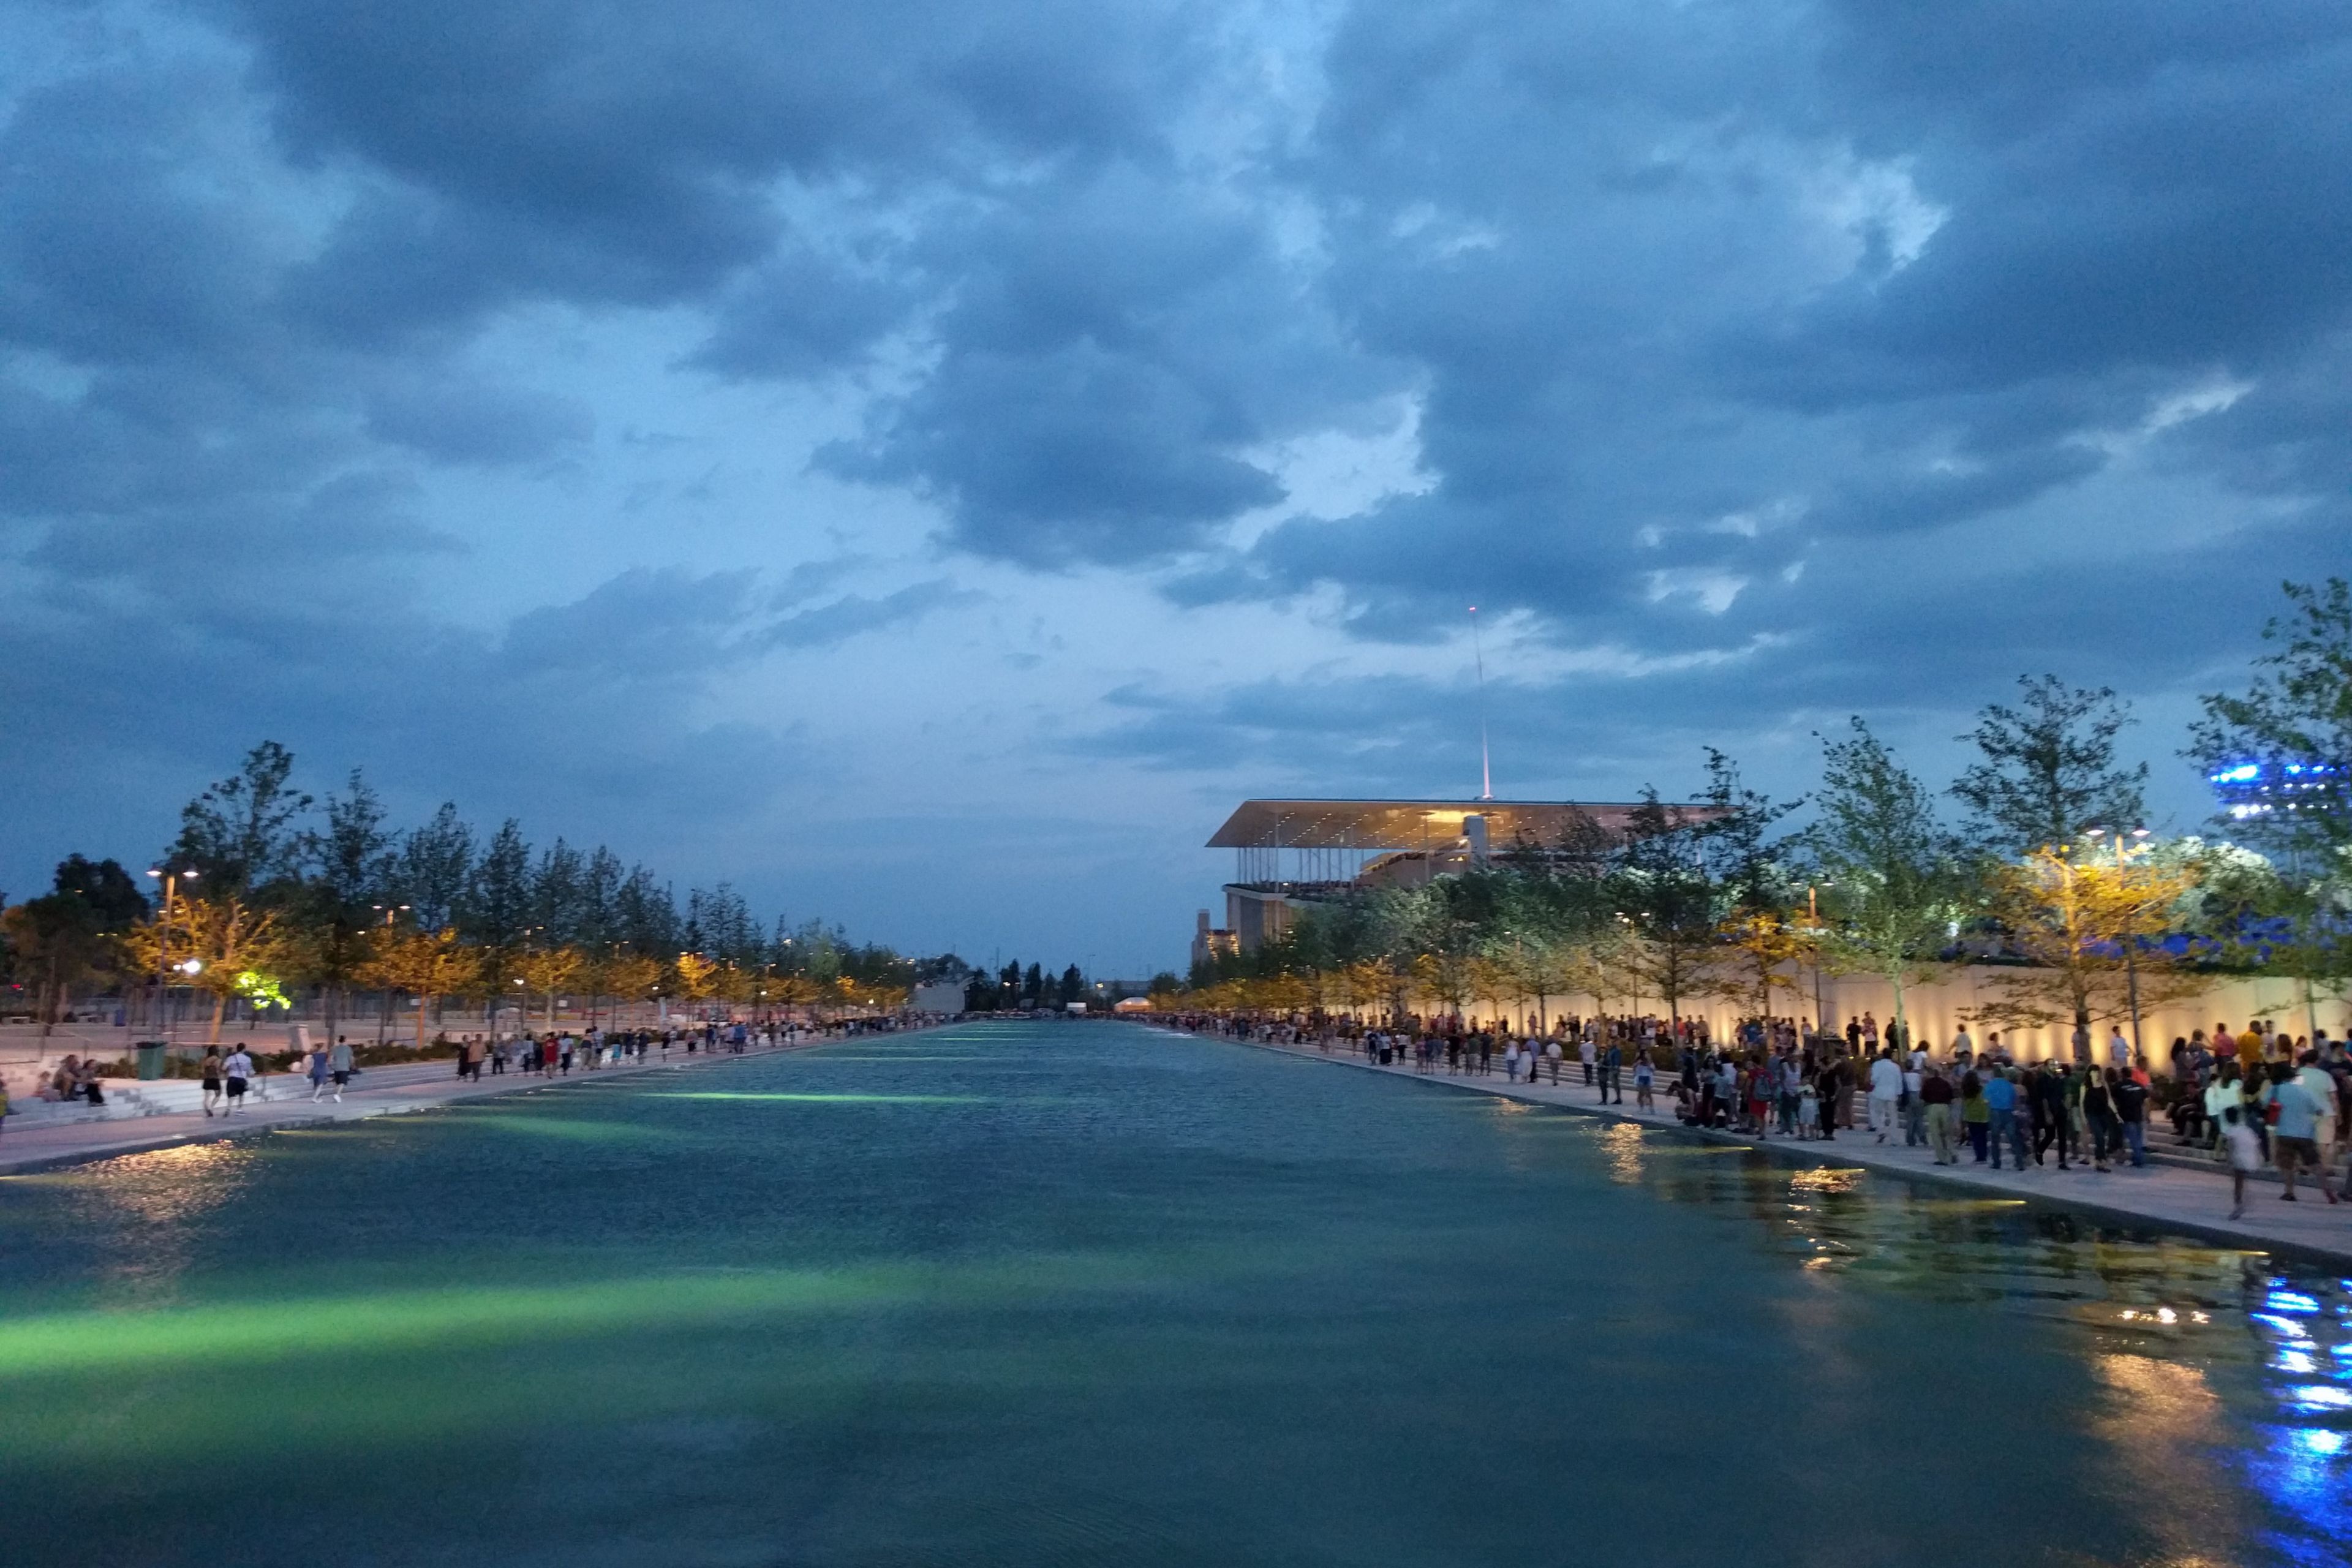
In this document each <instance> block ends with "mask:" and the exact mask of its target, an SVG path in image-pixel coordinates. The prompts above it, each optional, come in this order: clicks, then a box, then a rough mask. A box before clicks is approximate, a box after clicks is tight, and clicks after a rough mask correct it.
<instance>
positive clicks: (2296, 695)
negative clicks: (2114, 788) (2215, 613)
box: [2189, 577, 2352, 876]
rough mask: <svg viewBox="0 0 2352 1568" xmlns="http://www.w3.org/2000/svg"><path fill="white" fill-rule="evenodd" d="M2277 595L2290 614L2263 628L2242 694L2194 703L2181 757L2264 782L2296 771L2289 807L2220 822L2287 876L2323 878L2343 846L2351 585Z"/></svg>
mask: <svg viewBox="0 0 2352 1568" xmlns="http://www.w3.org/2000/svg"><path fill="white" fill-rule="evenodd" d="M2284 587H2285V593H2286V597H2287V602H2288V605H2290V606H2291V608H2290V611H2289V613H2288V614H2287V615H2286V616H2284V617H2279V616H2273V618H2272V619H2271V620H2270V622H2269V623H2268V624H2267V625H2265V626H2263V642H2264V643H2266V644H2268V645H2270V647H2271V651H2270V652H2268V653H2265V654H2263V656H2262V657H2261V658H2257V659H2256V660H2255V661H2254V671H2255V673H2254V678H2253V679H2252V682H2251V683H2250V684H2249V685H2248V686H2247V688H2246V689H2245V690H2244V691H2243V692H2241V693H2236V694H2231V693H2225V692H2217V693H2213V694H2210V695H2209V696H2206V697H2204V698H2202V699H2200V702H2201V704H2202V706H2203V708H2204V710H2205V712H2204V717H2203V718H2202V719H2200V721H2198V722H2197V724H2196V725H2195V727H2194V728H2193V729H2192V730H2191V731H2190V736H2189V755H2190V756H2192V757H2194V758H2195V759H2196V760H2197V761H2198V762H2199V763H2202V764H2204V766H2205V768H2206V770H2207V771H2208V772H2209V773H2213V774H2216V775H2218V774H2221V773H2223V772H2225V771H2227V770H2229V769H2231V768H2233V767H2236V766H2238V765H2240V764H2242V763H2254V764H2258V765H2261V766H2263V767H2267V768H2269V769H2271V770H2273V777H2280V776H2281V774H2282V772H2283V770H2284V768H2286V767H2288V766H2290V765H2292V766H2294V767H2296V768H2298V769H2301V770H2303V771H2302V772H2301V773H2297V774H2295V775H2293V776H2294V782H2295V791H2294V797H2293V798H2292V799H2285V798H2281V799H2274V800H2273V802H2272V803H2271V806H2270V809H2267V810H2260V811H2254V812H2250V813H2248V814H2247V815H2244V816H2231V818H2229V819H2228V823H2229V826H2230V829H2231V832H2232V833H2233V834H2235V835H2236V836H2237V837H2241V838H2242V839H2243V840H2245V841H2246V842H2247V843H2250V844H2254V845H2258V846H2260V847H2263V848H2266V849H2269V850H2271V851H2273V854H2274V855H2275V856H2277V857H2279V858H2284V859H2286V860H2287V861H2289V862H2290V865H2289V869H2288V874H2289V875H2290V876H2294V875H2303V874H2306V873H2308V874H2312V875H2318V876H2326V875H2331V874H2333V870H2334V859H2333V858H2334V852H2335V851H2336V849H2338V848H2340V847H2343V846H2345V845H2347V844H2352V584H2347V582H2346V580H2345V579H2344V578H2341V577H2331V578H2329V579H2328V580H2327V582H2326V584H2322V585H2319V586H2313V585H2311V584H2302V583H2289V584H2285V585H2284Z"/></svg>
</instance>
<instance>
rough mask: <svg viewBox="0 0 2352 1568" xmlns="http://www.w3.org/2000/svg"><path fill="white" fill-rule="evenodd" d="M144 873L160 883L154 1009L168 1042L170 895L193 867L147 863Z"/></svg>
mask: <svg viewBox="0 0 2352 1568" xmlns="http://www.w3.org/2000/svg"><path fill="white" fill-rule="evenodd" d="M147 874H148V875H149V876H151V877H155V878H160V879H162V881H163V924H162V925H159V926H157V927H156V928H155V1010H156V1011H157V1012H158V1013H160V1014H162V1015H163V1039H164V1041H165V1043H166V1044H168V1043H170V1042H171V1041H172V1040H173V1039H174V1038H176V1034H175V1032H174V1031H173V1027H172V997H171V987H172V982H171V971H172V964H171V951H172V895H173V892H174V891H176V890H177V889H178V887H179V882H180V879H181V878H183V877H185V878H186V879H188V880H189V881H191V882H193V881H194V880H195V879H196V877H197V873H196V872H194V871H193V870H190V871H166V870H164V869H163V868H161V867H157V866H150V867H148V868H147Z"/></svg>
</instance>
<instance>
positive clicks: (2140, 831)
mask: <svg viewBox="0 0 2352 1568" xmlns="http://www.w3.org/2000/svg"><path fill="white" fill-rule="evenodd" d="M2084 837H2087V838H2090V839H2092V840H2094V841H2095V840H2097V839H2101V838H2104V837H2107V830H2106V829H2105V828H2104V827H2093V828H2089V829H2086V830H2085V831H2084ZM2125 837H2126V835H2125V834H2123V833H2121V832H2117V833H2116V835H2115V840H2116V878H2117V879H2118V880H2121V879H2122V876H2123V870H2124V861H2125V857H2126V853H2127V851H2126V848H2125V846H2124V839H2125ZM2129 837H2132V838H2133V839H2135V840H2140V841H2145V840H2146V839H2147V828H2145V827H2135V828H2133V829H2132V830H2131V833H2130V835H2129ZM2131 847H2132V848H2135V849H2137V848H2140V847H2143V845H2142V843H2135V844H2133V845H2132V846H2131ZM2138 953H2139V932H2138V931H2126V932H2125V933H2124V984H2125V985H2126V988H2127V989H2128V991H2129V993H2130V996H2131V1019H2132V1056H2133V1058H2135V1059H2137V1058H2141V1057H2144V1056H2146V1055H2147V1052H2146V1051H2145V1050H2143V1049H2142V1048H2141V1046H2140V1040H2139V957H2138Z"/></svg>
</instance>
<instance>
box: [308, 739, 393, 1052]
mask: <svg viewBox="0 0 2352 1568" xmlns="http://www.w3.org/2000/svg"><path fill="white" fill-rule="evenodd" d="M326 817H327V827H326V831H325V832H324V833H321V834H320V835H319V836H318V837H316V838H315V840H314V841H313V842H312V844H311V847H310V855H309V857H308V858H309V859H310V866H311V871H310V877H309V878H308V879H306V880H305V881H304V883H303V885H302V889H301V893H300V896H299V898H298V899H297V900H295V901H294V906H293V911H292V912H293V916H294V928H295V929H294V955H295V956H294V959H293V964H294V968H295V969H296V971H297V973H299V974H300V975H301V976H302V978H303V979H304V980H306V981H308V982H309V983H310V984H314V985H316V986H318V987H319V989H320V1000H321V1001H322V1003H323V1004H324V1008H325V1014H326V1017H325V1025H326V1034H327V1037H328V1038H329V1039H330V1040H331V1039H333V1038H334V1037H335V1030H336V1026H337V1024H338V1022H339V1021H340V1019H341V1016H342V1012H343V1005H344V1003H345V1001H346V1000H347V998H346V996H345V993H346V992H347V991H348V990H349V988H350V987H351V986H352V984H355V983H356V981H357V978H358V975H359V971H360V968H361V966H362V965H363V964H365V963H367V961H368V958H369V955H370V950H369V946H368V932H369V930H370V928H371V927H372V926H373V925H374V924H375V923H376V921H375V920H374V914H375V908H376V906H377V905H378V904H379V903H383V902H386V901H388V900H390V898H391V896H392V895H391V892H390V889H391V886H392V881H393V877H394V853H393V840H392V835H391V833H390V831H389V830H388V829H387V828H386V827H385V826H384V809H383V801H382V800H380V799H379V798H378V797H377V795H376V793H375V791H374V790H373V789H372V788H370V787H369V785H368V783H367V780H366V779H365V778H363V777H362V776H361V773H360V770H358V769H357V768H353V769H352V774H351V778H350V780H349V781H348V782H347V783H346V784H345V786H344V791H343V793H342V794H341V795H329V796H328V797H327V802H326Z"/></svg>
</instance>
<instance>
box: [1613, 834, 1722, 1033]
mask: <svg viewBox="0 0 2352 1568" xmlns="http://www.w3.org/2000/svg"><path fill="white" fill-rule="evenodd" d="M1707 850H1708V841H1707V833H1706V819H1705V818H1704V817H1701V816H1696V815H1695V814H1693V813H1691V812H1689V811H1687V810H1685V808H1684V807H1682V806H1679V805H1668V804H1666V803H1664V802H1663V801H1661V800H1660V799H1659V798H1658V792H1657V791H1656V790H1655V789H1654V788H1650V789H1644V790H1643V793H1642V804H1641V805H1640V806H1639V807H1638V808H1636V809H1635V811H1634V812H1633V820H1632V821H1631V822H1630V823H1629V824H1628V826H1627V836H1626V839H1625V842H1624V845H1623V847H1622V848H1621V849H1620V850H1619V852H1618V855H1617V863H1616V866H1615V868H1613V869H1612V871H1611V873H1610V878H1609V881H1610V888H1611V891H1612V901H1613V902H1614V904H1615V906H1616V913H1617V915H1618V916H1619V918H1620V919H1622V921H1624V923H1625V924H1626V926H1627V928H1628V929H1629V931H1630V932H1631V934H1632V936H1633V944H1632V946H1631V947H1630V948H1629V949H1627V950H1626V965H1625V966H1626V969H1627V970H1628V972H1630V973H1631V974H1632V976H1633V979H1634V981H1635V982H1636V984H1638V986H1639V988H1640V993H1641V994H1645V995H1651V996H1655V997H1656V998H1658V1000H1659V1001H1661V1002H1663V1003H1664V1005H1665V1009H1666V1016H1668V1017H1669V1018H1670V1019H1676V1020H1678V1019H1680V1018H1681V1017H1682V1009H1683V1005H1684V1004H1685V1003H1686V1002H1688V1001H1689V1000H1690V999H1691V998H1692V997H1694V996H1696V995H1700V994H1705V993H1706V991H1708V990H1709V989H1710V988H1711V987H1712V985H1713V984H1714V980H1715V976H1714V973H1713V971H1714V969H1715V966H1716V963H1717V959H1718V957H1719V953H1718V952H1717V938H1716V928H1717V924H1718V922H1719V921H1721V920H1722V918H1723V913H1724V895H1723V889H1722V888H1721V887H1720V886H1719V885H1718V884H1717V881H1716V880H1715V879H1714V877H1713V876H1712V875H1710V873H1709V871H1708V867H1707Z"/></svg>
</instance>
